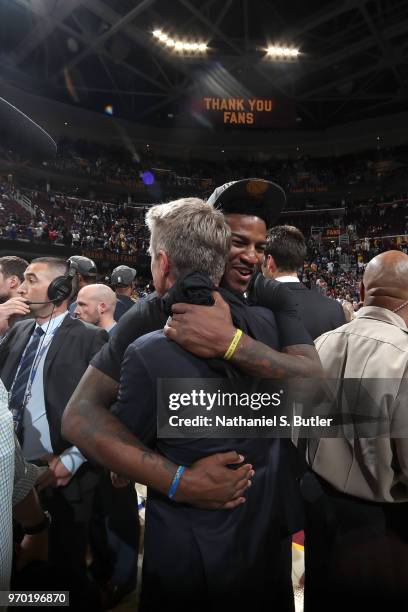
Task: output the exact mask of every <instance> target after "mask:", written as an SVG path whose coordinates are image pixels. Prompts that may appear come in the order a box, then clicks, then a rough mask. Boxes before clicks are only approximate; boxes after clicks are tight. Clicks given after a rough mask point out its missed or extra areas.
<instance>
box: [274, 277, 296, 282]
mask: <svg viewBox="0 0 408 612" xmlns="http://www.w3.org/2000/svg"><path fill="white" fill-rule="evenodd" d="M275 280H277V281H279V282H280V283H300V280H299V279H298V277H297V276H289V275H286V276H277V277H276V278H275Z"/></svg>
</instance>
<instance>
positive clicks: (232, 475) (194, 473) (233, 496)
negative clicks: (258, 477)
mask: <svg viewBox="0 0 408 612" xmlns="http://www.w3.org/2000/svg"><path fill="white" fill-rule="evenodd" d="M243 461H244V457H242V455H239V454H238V453H237V452H235V451H230V452H227V453H217V454H216V455H211V456H209V457H205V458H204V459H200V460H199V461H196V462H195V463H193V464H192V465H191V466H190V467H189V468H187V469H186V471H185V472H184V474H183V475H182V477H181V479H180V484H179V486H178V489H177V491H176V494H175V496H174V499H175V501H178V502H184V503H188V504H191V505H192V506H195V507H196V508H201V509H205V510H231V509H232V508H236V507H237V506H240V505H241V504H243V503H244V502H245V497H244V493H245V491H246V490H247V489H248V487H250V486H251V480H252V477H253V475H254V473H255V472H254V470H253V469H252V465H250V464H244V465H240V467H237V468H236V469H231V468H230V467H228V466H229V465H239V464H241V463H243ZM215 500H217V501H215Z"/></svg>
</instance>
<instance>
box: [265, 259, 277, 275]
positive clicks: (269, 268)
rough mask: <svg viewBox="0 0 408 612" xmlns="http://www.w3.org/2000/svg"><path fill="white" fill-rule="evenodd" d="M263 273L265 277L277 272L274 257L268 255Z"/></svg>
mask: <svg viewBox="0 0 408 612" xmlns="http://www.w3.org/2000/svg"><path fill="white" fill-rule="evenodd" d="M262 271H263V273H264V274H265V276H271V275H273V274H274V273H275V272H276V264H275V260H274V258H273V257H272V255H266V257H265V259H264V263H263V266H262Z"/></svg>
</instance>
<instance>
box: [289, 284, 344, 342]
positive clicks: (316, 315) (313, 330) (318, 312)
mask: <svg viewBox="0 0 408 612" xmlns="http://www.w3.org/2000/svg"><path fill="white" fill-rule="evenodd" d="M282 285H285V286H286V287H288V289H291V290H292V291H294V292H295V294H296V299H297V302H298V311H299V317H300V318H301V320H302V321H303V324H304V326H305V327H306V329H307V331H308V332H309V334H310V335H311V336H312V338H313V340H315V339H316V338H318V337H319V336H321V335H322V334H324V333H325V332H327V331H330V330H331V329H336V327H340V326H341V325H344V324H345V323H347V321H346V318H345V316H344V312H343V308H342V306H341V304H340V303H339V302H337V301H336V300H332V299H331V298H328V297H326V296H325V295H322V294H321V293H319V292H318V291H315V290H313V289H308V288H307V287H305V285H304V284H303V283H296V282H295V283H282Z"/></svg>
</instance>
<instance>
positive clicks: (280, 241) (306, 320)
mask: <svg viewBox="0 0 408 612" xmlns="http://www.w3.org/2000/svg"><path fill="white" fill-rule="evenodd" d="M305 257H306V243H305V237H304V236H303V234H302V232H301V231H300V230H299V229H297V228H296V227H293V226H292V225H278V226H276V227H273V228H272V229H271V230H269V232H268V239H267V243H266V249H265V260H264V264H263V267H262V272H263V274H264V275H265V276H266V277H269V278H274V279H275V280H277V281H279V282H280V283H283V284H285V285H286V286H287V287H288V288H289V289H291V290H292V291H294V292H296V298H297V300H298V309H299V316H300V318H301V320H302V321H303V324H304V326H305V327H306V329H307V331H308V332H309V334H310V335H311V336H312V338H313V340H315V339H316V338H317V337H318V336H320V335H321V334H324V333H325V332H327V331H330V330H331V329H336V327H340V326H341V325H344V323H346V319H345V316H344V311H343V308H342V306H341V304H340V303H339V302H337V301H336V300H332V299H330V298H328V297H326V296H324V295H322V294H321V293H318V292H317V291H312V290H310V289H308V288H307V287H305V285H304V284H303V283H301V282H300V281H299V278H298V274H297V272H298V270H299V268H301V267H303V262H304V259H305Z"/></svg>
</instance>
